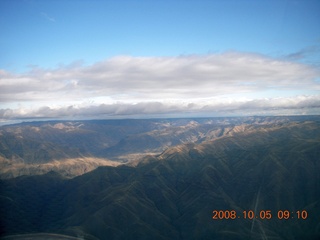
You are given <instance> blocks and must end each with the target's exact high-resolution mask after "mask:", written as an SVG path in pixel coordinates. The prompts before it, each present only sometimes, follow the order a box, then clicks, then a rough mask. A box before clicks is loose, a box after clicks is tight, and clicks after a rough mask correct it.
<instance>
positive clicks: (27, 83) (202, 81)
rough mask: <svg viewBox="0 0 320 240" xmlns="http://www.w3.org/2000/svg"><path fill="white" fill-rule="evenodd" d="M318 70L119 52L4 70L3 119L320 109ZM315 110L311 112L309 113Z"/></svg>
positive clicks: (0, 89) (235, 57) (283, 63)
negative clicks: (52, 66)
mask: <svg viewBox="0 0 320 240" xmlns="http://www.w3.org/2000/svg"><path fill="white" fill-rule="evenodd" d="M319 79H320V71H319V69H318V68H317V67H313V66H311V65H306V64H300V63H296V62H290V61H288V60H281V59H273V58H269V57H266V56H263V55H258V54H250V53H241V52H227V53H221V54H208V55H187V56H178V57H130V56H118V57H114V58H111V59H108V60H106V61H103V62H98V63H96V64H93V65H90V66H85V65H83V64H81V63H75V64H71V65H68V66H60V67H58V68H56V69H42V68H36V67H35V68H33V69H32V70H30V71H29V72H26V73H24V74H14V73H10V72H7V71H4V70H0V101H1V105H2V107H1V109H0V118H1V119H16V118H60V117H77V116H84V117H92V118H94V117H99V116H106V117H107V116H117V115H118V116H125V115H141V116H143V115H146V114H147V115H148V114H151V115H152V114H176V113H181V114H183V113H196V114H199V113H203V114H209V113H211V114H212V113H216V114H219V115H223V114H226V115H228V114H238V115H246V114H255V113H266V114H267V112H268V111H269V112H270V113H271V112H272V111H273V112H274V111H275V110H279V109H287V110H288V109H290V112H292V114H305V113H306V112H312V113H313V114H314V113H319V107H320V95H319V90H320V82H319ZM307 109H309V110H307Z"/></svg>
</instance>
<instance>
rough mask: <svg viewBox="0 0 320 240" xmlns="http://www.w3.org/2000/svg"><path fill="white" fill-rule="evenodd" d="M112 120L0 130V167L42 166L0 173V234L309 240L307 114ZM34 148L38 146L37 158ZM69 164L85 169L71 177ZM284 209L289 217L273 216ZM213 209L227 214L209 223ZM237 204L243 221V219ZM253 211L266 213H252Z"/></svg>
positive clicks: (313, 130) (317, 148)
mask: <svg viewBox="0 0 320 240" xmlns="http://www.w3.org/2000/svg"><path fill="white" fill-rule="evenodd" d="M140 121H141V122H140ZM57 124H58V125H57ZM112 124H113V125H112ZM112 124H111V123H110V122H108V121H105V122H103V121H102V122H99V121H97V122H91V121H88V122H85V121H84V122H77V123H74V122H59V123H56V122H43V123H25V124H18V125H14V126H5V127H2V128H1V151H0V152H1V157H2V159H4V160H5V161H6V164H7V165H3V166H5V167H6V169H7V172H6V173H7V174H8V172H10V171H9V170H8V169H9V167H8V166H9V165H10V164H11V165H12V166H14V165H15V164H22V165H21V168H19V169H23V168H24V167H25V166H26V164H29V165H32V166H35V164H36V165H38V166H39V168H40V166H42V165H43V166H45V167H43V169H46V171H44V170H43V171H38V172H36V171H35V170H34V169H32V170H29V172H28V171H25V172H23V171H22V170H20V171H22V172H21V174H17V175H16V176H14V177H13V174H14V170H11V174H12V175H5V174H4V170H3V169H5V168H1V169H2V170H1V171H2V173H1V174H2V179H1V181H0V187H1V188H0V189H1V197H0V206H1V207H0V213H1V216H2V217H1V223H0V225H1V226H0V227H1V228H0V229H2V230H1V235H0V236H3V239H21V238H22V239H23V236H24V234H26V235H25V236H26V237H27V235H28V234H35V235H37V234H44V233H50V234H59V235H63V236H67V237H70V239H73V238H76V239H278V240H280V239H281V240H282V239H283V240H284V239H310V240H311V239H313V240H315V239H319V237H320V230H319V229H320V228H319V226H320V225H319V222H320V216H319V212H320V190H319V189H320V175H319V172H320V162H319V157H320V118H319V117H317V116H303V117H245V118H217V119H214V118H212V119H165V120H164V119H161V120H123V121H122V122H121V121H119V122H118V123H116V122H114V123H112ZM53 126H55V127H53ZM34 128H36V129H37V130H34ZM94 129H96V130H94ZM111 129H113V130H111ZM81 134H84V135H83V137H82V138H80V137H79V136H80V135H81ZM95 135H96V136H97V139H95V138H94V136H95ZM7 136H9V137H7ZM86 137H87V138H86ZM29 138H30V139H31V138H32V139H33V140H32V141H30V142H29V141H28V140H27V139H29ZM86 139H87V140H86ZM68 143H69V144H68ZM15 144H16V145H15ZM34 146H36V147H35V148H34ZM39 146H40V148H39ZM32 149H33V150H32ZM36 149H42V150H43V151H45V152H46V154H44V155H41V156H44V157H43V158H42V159H40V158H38V157H37V156H40V155H36V154H35V152H37V151H36ZM55 150H57V151H58V152H56V151H55ZM33 151H34V152H33ZM32 152H33V153H32ZM37 154H38V153H37ZM126 155H131V156H132V158H131V159H130V160H129V161H128V160H126V158H125V156H126ZM74 159H76V160H74ZM10 161H12V162H14V161H16V163H10ZM81 161H82V162H84V163H86V164H87V163H88V164H89V165H90V166H91V165H94V164H95V165H94V167H93V168H92V169H89V165H88V166H87V168H88V169H89V170H88V171H87V172H86V171H84V170H83V169H82V170H81V171H76V170H74V172H72V169H75V168H76V166H78V168H81V166H83V165H81ZM104 161H106V162H107V161H108V164H113V166H107V164H106V165H104V166H103V163H104ZM58 163H59V164H58ZM50 164H51V165H50ZM55 164H56V165H55ZM57 165H60V166H61V167H60V168H58V167H57ZM49 166H51V167H49ZM16 169H18V167H17V168H16ZM63 169H64V172H63V171H62V170H63ZM284 210H288V211H290V212H291V213H292V214H291V215H290V218H288V219H283V218H282V219H280V218H279V211H284ZM213 211H223V212H225V211H235V212H236V213H237V217H236V218H235V219H226V218H224V217H222V218H218V219H213V216H214V213H213ZM244 211H245V212H248V211H253V212H254V213H255V217H253V218H252V219H250V218H248V217H247V218H245V217H244V215H243V212H244ZM264 211H270V213H271V214H272V216H271V217H270V218H269V219H265V218H261V215H259V213H261V212H264ZM297 211H299V213H300V212H302V211H305V212H306V213H307V217H305V218H301V217H298V216H297V215H296V212H297ZM15 235H18V236H16V238H15ZM19 237H20V238H19ZM25 239H27V238H25Z"/></svg>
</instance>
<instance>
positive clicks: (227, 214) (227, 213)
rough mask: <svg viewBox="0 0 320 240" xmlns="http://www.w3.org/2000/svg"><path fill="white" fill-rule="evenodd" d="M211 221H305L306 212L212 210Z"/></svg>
mask: <svg viewBox="0 0 320 240" xmlns="http://www.w3.org/2000/svg"><path fill="white" fill-rule="evenodd" d="M212 214H213V215H212V219H214V220H222V219H231V220H234V219H266V220H270V219H272V218H275V219H280V220H282V219H284V220H288V219H303V220H305V219H307V218H308V212H307V211H306V210H298V211H289V210H278V211H277V212H276V213H272V212H271V210H260V211H257V212H255V211H252V210H248V211H247V210H245V211H242V212H237V211H235V210H213V211H212Z"/></svg>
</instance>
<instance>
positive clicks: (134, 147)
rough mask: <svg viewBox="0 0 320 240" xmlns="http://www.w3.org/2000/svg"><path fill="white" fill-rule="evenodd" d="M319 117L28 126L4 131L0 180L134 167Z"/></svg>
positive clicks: (0, 143) (0, 145)
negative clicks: (176, 149)
mask: <svg viewBox="0 0 320 240" xmlns="http://www.w3.org/2000/svg"><path fill="white" fill-rule="evenodd" d="M310 118H311V119H319V118H318V117H310V116H309V117H245V118H198V119H149V120H140V119H137V120H133V119H132V120H95V121H94V120H92V121H51V122H30V123H21V124H15V125H8V126H2V127H0V169H1V170H0V178H11V177H17V176H22V175H35V174H44V173H47V172H49V171H56V172H59V173H60V174H62V175H64V176H66V177H74V176H78V175H81V174H83V173H86V172H89V171H92V170H93V169H95V168H97V167H98V166H118V165H119V164H123V163H126V164H136V162H137V161H140V159H142V158H143V157H144V156H147V155H159V154H160V153H161V152H163V151H165V150H166V149H168V148H169V147H172V146H177V145H180V144H185V143H196V144H199V143H202V142H206V141H211V140H214V139H218V138H221V137H224V136H232V135H236V134H238V133H242V132H247V133H248V132H253V131H256V130H257V129H261V127H263V128H264V129H265V131H268V129H272V128H274V127H278V126H281V124H287V123H290V122H301V121H302V122H303V121H305V120H308V119H310Z"/></svg>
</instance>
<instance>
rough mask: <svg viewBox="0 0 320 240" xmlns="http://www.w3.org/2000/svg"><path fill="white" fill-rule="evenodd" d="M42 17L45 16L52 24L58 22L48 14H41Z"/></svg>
mask: <svg viewBox="0 0 320 240" xmlns="http://www.w3.org/2000/svg"><path fill="white" fill-rule="evenodd" d="M41 16H43V17H44V18H45V19H47V20H48V21H50V22H55V21H56V20H55V19H54V18H53V17H50V16H49V15H48V14H47V13H45V12H41Z"/></svg>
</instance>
